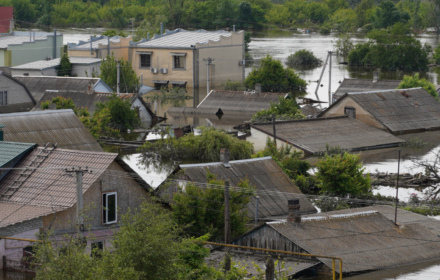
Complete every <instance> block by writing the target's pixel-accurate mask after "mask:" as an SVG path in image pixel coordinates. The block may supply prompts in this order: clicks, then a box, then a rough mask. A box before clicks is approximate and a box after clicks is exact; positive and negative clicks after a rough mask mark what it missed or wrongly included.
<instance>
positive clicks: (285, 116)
mask: <svg viewBox="0 0 440 280" xmlns="http://www.w3.org/2000/svg"><path fill="white" fill-rule="evenodd" d="M272 115H275V118H276V119H277V120H301V119H305V118H306V116H304V114H303V113H302V112H301V110H300V108H299V106H298V104H297V103H296V101H295V99H293V98H284V97H283V96H280V97H279V98H278V102H277V103H273V102H271V103H270V107H269V109H267V110H266V109H263V110H261V111H259V112H257V113H256V114H255V115H254V116H253V117H252V119H251V122H269V121H272Z"/></svg>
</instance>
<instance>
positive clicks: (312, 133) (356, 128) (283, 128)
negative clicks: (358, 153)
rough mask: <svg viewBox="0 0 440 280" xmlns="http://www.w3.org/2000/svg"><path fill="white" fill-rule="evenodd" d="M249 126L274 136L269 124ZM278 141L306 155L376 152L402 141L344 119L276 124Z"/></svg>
mask: <svg viewBox="0 0 440 280" xmlns="http://www.w3.org/2000/svg"><path fill="white" fill-rule="evenodd" d="M251 127H252V128H254V129H257V130H259V131H262V132H264V133H266V134H268V135H270V136H272V137H273V125H272V123H256V124H251ZM275 127H276V136H277V139H279V140H282V141H284V142H286V143H289V144H291V145H293V146H295V147H297V148H299V149H301V150H303V151H306V152H308V153H312V154H313V153H316V152H322V151H325V150H326V146H327V145H329V146H330V147H336V146H339V147H340V148H342V149H346V150H352V151H353V150H354V151H355V150H362V149H375V148H380V147H388V146H390V147H391V146H397V145H398V144H399V143H402V142H405V140H403V139H400V138H398V137H396V136H394V135H392V134H389V133H387V132H385V131H382V130H380V129H377V128H375V127H372V126H369V125H367V124H365V123H363V122H360V121H358V120H356V119H352V118H349V117H347V116H339V117H330V118H317V119H316V118H315V119H304V120H294V121H280V122H276V123H275Z"/></svg>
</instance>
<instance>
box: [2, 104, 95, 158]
mask: <svg viewBox="0 0 440 280" xmlns="http://www.w3.org/2000/svg"><path fill="white" fill-rule="evenodd" d="M0 123H1V124H3V125H5V126H6V127H5V128H3V131H4V140H5V141H11V142H25V143H37V144H38V145H40V146H44V145H46V143H48V142H50V143H53V144H55V143H57V144H58V147H60V148H64V149H72V150H83V151H95V152H102V151H103V149H102V148H101V146H100V145H99V143H98V142H97V141H96V139H95V138H94V137H93V136H92V135H91V134H90V132H89V131H88V130H87V128H86V127H85V126H84V125H83V124H82V123H81V121H80V120H79V118H78V117H77V116H76V115H75V113H74V112H73V111H72V110H70V109H67V110H46V111H38V112H25V113H12V114H0Z"/></svg>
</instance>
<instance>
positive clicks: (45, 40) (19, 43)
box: [0, 31, 63, 67]
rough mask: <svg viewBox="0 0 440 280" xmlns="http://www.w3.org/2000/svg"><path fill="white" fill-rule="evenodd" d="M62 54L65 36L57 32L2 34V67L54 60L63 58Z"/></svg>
mask: <svg viewBox="0 0 440 280" xmlns="http://www.w3.org/2000/svg"><path fill="white" fill-rule="evenodd" d="M55 36H56V37H55ZM30 49H31V50H32V51H29V50H30ZM62 53H63V34H62V33H56V31H55V32H54V33H47V32H27V31H13V32H11V33H3V34H0V67H2V66H16V65H20V64H24V63H29V62H33V61H36V60H47V59H54V58H57V57H61V55H62Z"/></svg>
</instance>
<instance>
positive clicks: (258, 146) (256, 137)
mask: <svg viewBox="0 0 440 280" xmlns="http://www.w3.org/2000/svg"><path fill="white" fill-rule="evenodd" d="M267 137H269V139H270V140H272V141H273V137H272V136H270V135H268V134H266V133H264V132H262V131H260V130H258V129H255V128H253V127H251V136H250V137H247V138H246V141H249V142H251V143H252V144H254V150H255V152H258V151H261V150H264V148H265V147H266V139H267ZM282 145H289V146H291V147H292V150H293V151H296V152H302V153H303V154H304V151H303V150H301V149H299V148H297V147H295V146H293V145H291V144H289V143H286V142H284V141H282V140H280V139H277V147H281V146H282Z"/></svg>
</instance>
